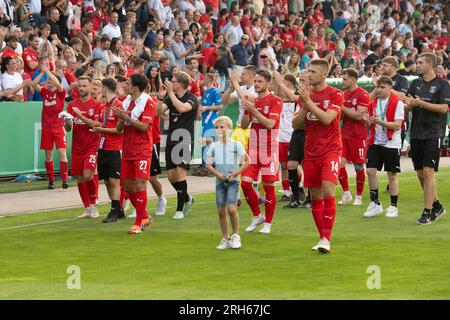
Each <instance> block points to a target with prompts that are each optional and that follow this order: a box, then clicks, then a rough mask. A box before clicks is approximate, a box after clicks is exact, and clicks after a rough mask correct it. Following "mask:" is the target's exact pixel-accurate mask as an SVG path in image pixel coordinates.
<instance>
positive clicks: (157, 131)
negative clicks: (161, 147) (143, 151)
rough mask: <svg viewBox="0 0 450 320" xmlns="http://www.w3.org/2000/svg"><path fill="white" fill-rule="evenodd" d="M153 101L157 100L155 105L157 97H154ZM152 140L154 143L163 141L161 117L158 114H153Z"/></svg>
mask: <svg viewBox="0 0 450 320" xmlns="http://www.w3.org/2000/svg"><path fill="white" fill-rule="evenodd" d="M151 98H152V99H153V101H154V102H155V105H156V104H157V103H158V100H157V98H156V97H152V96H151ZM152 141H153V144H157V143H160V142H161V117H160V116H157V115H156V110H155V115H154V116H153V123H152Z"/></svg>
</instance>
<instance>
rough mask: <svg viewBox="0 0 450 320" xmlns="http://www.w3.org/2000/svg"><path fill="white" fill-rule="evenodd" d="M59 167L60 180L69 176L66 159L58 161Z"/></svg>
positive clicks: (65, 179)
mask: <svg viewBox="0 0 450 320" xmlns="http://www.w3.org/2000/svg"><path fill="white" fill-rule="evenodd" d="M59 169H60V171H61V179H62V181H67V179H68V178H69V163H68V162H67V161H60V162H59Z"/></svg>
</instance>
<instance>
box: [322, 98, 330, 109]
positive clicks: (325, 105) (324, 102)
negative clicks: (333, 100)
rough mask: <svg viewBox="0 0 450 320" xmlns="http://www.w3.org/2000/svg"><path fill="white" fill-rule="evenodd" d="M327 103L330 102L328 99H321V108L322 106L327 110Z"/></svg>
mask: <svg viewBox="0 0 450 320" xmlns="http://www.w3.org/2000/svg"><path fill="white" fill-rule="evenodd" d="M329 104H330V100H324V101H323V108H324V109H325V110H327V109H328V105H329Z"/></svg>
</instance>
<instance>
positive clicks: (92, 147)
mask: <svg viewBox="0 0 450 320" xmlns="http://www.w3.org/2000/svg"><path fill="white" fill-rule="evenodd" d="M74 107H76V108H78V109H80V111H81V113H82V114H83V116H85V117H86V118H88V119H91V120H95V121H98V119H99V114H100V111H101V109H102V104H101V102H100V101H96V100H94V99H92V98H89V100H88V101H86V102H83V101H81V99H79V98H77V99H74V100H72V101H70V102H69V104H68V105H67V112H68V113H70V114H71V115H73V116H74V119H73V134H72V153H73V154H76V155H85V154H88V153H92V152H97V151H98V147H99V143H100V135H99V134H98V133H95V132H92V131H90V128H89V126H87V125H86V124H85V123H84V122H83V121H81V120H80V119H78V118H77V116H76V114H75V113H74V112H73V110H72V109H73V108H74Z"/></svg>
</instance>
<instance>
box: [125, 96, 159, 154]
mask: <svg viewBox="0 0 450 320" xmlns="http://www.w3.org/2000/svg"><path fill="white" fill-rule="evenodd" d="M135 106H136V104H135V102H134V101H131V103H130V106H129V107H128V110H127V112H128V115H131V111H133V109H134V108H135ZM155 110H156V104H155V101H154V100H153V99H151V98H150V99H148V100H147V102H146V104H145V108H144V111H143V112H142V113H141V115H140V116H139V118H138V119H137V120H138V121H140V122H145V123H150V126H149V128H148V129H147V131H146V132H142V131H139V130H137V129H136V128H134V127H133V126H131V125H129V124H127V123H126V122H125V126H124V132H123V152H122V159H123V160H143V159H149V158H150V157H151V155H152V147H153V140H152V126H151V125H152V123H153V118H154V116H155Z"/></svg>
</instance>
